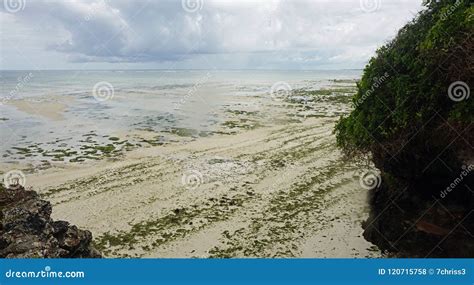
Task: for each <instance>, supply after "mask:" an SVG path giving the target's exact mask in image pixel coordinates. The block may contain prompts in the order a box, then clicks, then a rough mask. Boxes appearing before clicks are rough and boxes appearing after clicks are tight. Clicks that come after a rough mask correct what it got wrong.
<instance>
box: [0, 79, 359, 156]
mask: <svg viewBox="0 0 474 285" xmlns="http://www.w3.org/2000/svg"><path fill="white" fill-rule="evenodd" d="M360 74H361V71H360V70H338V71H248V70H245V71H243V70H242V71H218V70H130V71H119V70H116V71H1V83H2V90H1V94H0V103H1V105H0V112H1V113H0V118H1V120H0V124H1V129H0V130H1V140H2V143H1V149H0V152H1V157H2V162H14V161H16V160H19V159H20V160H23V161H35V160H44V158H45V157H46V158H50V157H54V153H55V152H57V151H58V150H59V151H63V150H64V151H74V150H76V151H79V152H80V150H79V149H80V148H81V147H83V146H84V144H90V145H91V146H102V145H107V144H111V143H113V144H115V146H116V147H117V148H119V147H123V146H124V145H126V144H125V143H123V142H124V141H125V139H124V138H122V135H123V134H124V133H129V132H134V131H147V132H151V133H156V134H157V136H156V137H155V138H154V140H153V142H152V143H160V142H161V140H165V139H164V138H163V136H161V135H160V132H165V133H166V132H170V131H173V130H174V129H176V128H184V129H190V130H193V131H195V132H194V133H193V135H195V136H200V135H207V134H210V133H212V132H213V131H214V130H216V128H217V127H218V126H219V124H220V123H222V120H223V118H222V116H221V115H220V114H221V113H222V112H223V111H224V110H225V109H232V108H233V107H235V106H238V107H239V108H240V109H248V110H254V111H258V107H259V106H256V105H255V104H256V103H255V102H256V101H255V100H254V101H252V100H245V98H246V97H248V98H259V100H257V101H258V102H260V103H261V102H265V100H272V97H271V96H269V92H270V90H271V88H272V86H273V85H274V84H275V83H278V82H284V83H285V84H287V85H285V86H290V87H291V89H318V88H321V87H323V86H325V85H328V84H329V81H330V80H333V79H357V78H359V77H360ZM94 86H97V88H96V90H99V91H98V92H94ZM101 88H102V89H101ZM112 89H113V91H112ZM100 90H102V92H101V91H100ZM94 94H95V95H96V96H94ZM17 102H26V104H27V105H28V106H29V108H30V112H26V111H25V110H21V108H18V105H17V104H16V103H17ZM44 103H47V104H56V105H60V106H62V108H61V111H57V110H56V111H55V112H56V115H54V114H51V111H50V109H49V107H47V105H45V104H44ZM260 103H259V104H260ZM48 112H49V113H48ZM58 114H59V115H58ZM58 116H59V117H58ZM112 136H117V137H119V140H118V142H115V141H111V137H112ZM88 141H89V142H88ZM120 142H122V144H121V145H120V144H119V143H120ZM127 142H128V143H129V144H130V143H131V144H133V145H136V144H137V142H136V141H133V142H131V138H127ZM142 144H143V143H142ZM17 148H33V149H35V148H36V150H35V151H32V152H33V153H35V152H36V154H32V153H29V152H28V151H27V150H24V149H23V150H18V149H17ZM38 153H43V154H45V153H48V154H47V155H37V154H38ZM59 160H60V159H59Z"/></svg>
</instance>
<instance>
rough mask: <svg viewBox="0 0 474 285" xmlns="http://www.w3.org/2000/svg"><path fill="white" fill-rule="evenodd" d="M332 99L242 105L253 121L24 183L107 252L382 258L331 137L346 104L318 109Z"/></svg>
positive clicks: (349, 170) (360, 195) (350, 170)
mask: <svg viewBox="0 0 474 285" xmlns="http://www.w3.org/2000/svg"><path fill="white" fill-rule="evenodd" d="M309 106H310V107H309ZM327 106H328V103H327V102H324V100H323V102H320V103H315V104H312V105H308V106H303V107H302V106H301V104H290V103H287V102H277V103H276V102H273V104H272V105H268V106H262V107H260V109H259V110H258V112H255V113H252V114H247V113H245V112H237V114H238V115H235V116H236V117H235V118H234V119H235V121H238V122H248V121H251V122H253V123H252V124H251V125H250V127H244V128H242V127H240V128H233V130H235V131H232V132H227V133H226V132H225V130H227V131H228V130H229V129H228V126H227V128H223V131H222V132H216V134H214V135H212V136H209V137H200V138H197V139H193V140H189V141H184V142H176V143H172V144H166V145H163V146H153V147H148V148H141V149H136V150H133V151H130V152H127V153H126V154H125V155H124V156H123V157H121V158H120V159H115V160H101V161H96V162H87V163H79V164H65V165H64V166H62V167H53V168H50V169H47V170H45V171H41V172H40V173H36V174H32V175H29V176H28V182H27V184H28V185H30V186H33V187H34V188H35V189H36V190H38V191H39V192H40V193H41V194H42V195H43V197H44V198H46V199H48V200H50V201H51V202H52V203H53V205H54V206H53V217H54V218H55V219H64V220H68V221H70V222H71V223H73V224H76V225H78V226H79V227H81V228H85V229H89V230H90V231H92V232H93V234H94V237H95V244H96V245H97V247H98V248H100V249H101V250H102V252H103V253H104V254H105V256H107V257H379V256H380V252H379V251H377V249H376V248H374V247H373V246H372V244H370V243H368V242H366V241H365V240H364V238H363V237H362V228H361V222H362V221H363V220H364V219H365V218H366V217H367V215H368V208H367V201H366V197H367V190H365V189H363V188H361V186H360V185H359V182H358V174H357V173H358V171H359V170H360V169H359V168H358V166H356V165H354V164H353V163H350V162H348V161H347V160H346V159H344V158H343V156H342V155H341V153H340V151H339V150H338V149H337V148H336V146H335V137H334V135H333V133H332V132H333V128H334V124H335V122H336V121H337V119H338V112H346V111H347V110H349V108H348V104H345V103H337V104H336V103H334V104H333V105H331V106H332V107H331V108H330V109H331V112H326V111H325V112H326V113H327V114H328V115H326V116H321V115H318V112H317V111H318V110H321V108H327ZM308 109H309V110H313V111H316V112H313V114H316V115H307V114H311V113H307V110H308ZM294 114H299V115H298V116H294ZM302 114H304V115H302ZM242 119H244V120H242Z"/></svg>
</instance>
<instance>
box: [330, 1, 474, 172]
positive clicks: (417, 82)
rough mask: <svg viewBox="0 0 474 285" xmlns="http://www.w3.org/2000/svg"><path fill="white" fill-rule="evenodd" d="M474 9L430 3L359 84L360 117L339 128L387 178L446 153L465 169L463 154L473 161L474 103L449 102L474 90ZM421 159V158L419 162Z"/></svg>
mask: <svg viewBox="0 0 474 285" xmlns="http://www.w3.org/2000/svg"><path fill="white" fill-rule="evenodd" d="M470 2H471V1H466V0H465V1H459V0H458V1H441V2H439V3H437V1H429V2H427V3H425V6H426V8H425V9H424V10H423V11H422V12H420V13H419V15H418V16H417V18H416V19H415V20H413V21H412V22H410V23H409V24H407V25H406V26H405V27H403V28H402V29H401V30H400V31H399V33H398V35H397V36H396V38H395V39H394V40H393V41H391V42H389V43H388V44H386V45H385V46H383V47H381V48H380V49H378V50H377V52H376V55H375V56H374V57H373V58H372V59H371V60H370V62H369V63H368V65H367V66H366V67H365V69H364V72H363V76H362V79H361V80H360V82H359V83H358V92H357V94H356V95H355V96H354V98H353V103H354V106H355V108H354V110H353V111H352V113H351V114H350V115H349V116H347V117H343V118H341V119H340V120H339V122H338V124H337V125H336V128H335V132H336V137H337V143H338V145H339V146H340V147H342V148H343V149H344V151H345V152H346V153H348V154H351V155H357V154H368V153H371V154H372V155H373V156H374V160H375V161H374V162H375V163H376V166H378V167H379V168H381V169H382V170H385V171H390V168H393V167H394V165H391V164H390V163H388V162H387V161H388V160H392V161H398V163H399V164H398V167H400V163H401V164H403V163H402V162H403V161H405V162H406V163H405V164H409V163H413V161H410V162H409V161H407V159H408V158H410V159H415V160H417V159H418V160H423V161H422V162H423V163H424V165H423V166H426V164H427V163H428V162H429V161H431V160H432V159H433V158H434V157H433V156H436V155H438V154H439V153H440V152H441V151H442V150H443V149H446V148H447V151H443V155H444V156H445V159H446V160H448V161H451V160H452V163H453V164H459V163H460V162H459V160H458V159H457V157H459V156H460V154H462V153H463V152H465V151H468V152H469V151H471V154H472V146H471V145H470V144H472V142H473V141H474V140H472V138H473V134H472V133H473V132H472V122H473V118H474V112H473V111H474V100H473V99H472V98H464V100H462V101H459V102H456V101H454V100H452V99H450V97H449V96H448V90H449V87H450V85H451V84H453V83H454V82H457V81H462V82H464V83H465V84H467V85H468V86H470V87H472V86H474V84H473V83H474V75H473V67H474V60H473V53H472V51H473V50H474V44H473V33H474V32H473V31H474V7H473V5H472V4H471V3H470ZM456 90H457V89H456ZM458 91H459V90H458ZM466 91H467V90H466ZM454 95H456V94H454ZM457 95H460V96H462V95H463V94H460V93H457ZM464 97H467V93H464ZM471 97H472V96H471ZM459 137H461V138H462V139H459ZM456 138H458V139H456ZM453 139H454V141H455V142H454V143H452V141H453ZM427 140H429V141H427ZM450 143H451V144H450ZM416 152H420V155H421V156H420V157H418V158H416V157H415V156H414V155H415V154H416ZM407 153H408V154H409V155H408V157H400V156H403V155H406V154H407ZM423 154H426V155H423ZM453 155H454V156H456V157H453ZM468 155H470V154H468ZM430 156H431V157H430Z"/></svg>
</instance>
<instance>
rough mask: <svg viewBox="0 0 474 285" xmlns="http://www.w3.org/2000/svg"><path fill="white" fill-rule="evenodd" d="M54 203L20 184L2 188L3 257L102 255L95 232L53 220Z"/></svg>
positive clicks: (0, 228)
mask: <svg viewBox="0 0 474 285" xmlns="http://www.w3.org/2000/svg"><path fill="white" fill-rule="evenodd" d="M51 212H52V207H51V203H49V202H48V201H45V200H41V199H40V197H39V195H38V194H37V193H36V192H35V191H28V190H25V189H24V188H23V187H21V186H18V187H15V188H14V189H12V188H10V189H6V190H5V189H0V257H2V258H66V257H73V258H100V257H101V254H100V253H99V252H98V251H97V250H96V249H94V248H93V247H92V246H91V241H92V234H91V232H89V231H85V230H80V229H78V228H77V227H76V226H73V225H70V224H69V223H68V222H66V221H53V220H52V219H51Z"/></svg>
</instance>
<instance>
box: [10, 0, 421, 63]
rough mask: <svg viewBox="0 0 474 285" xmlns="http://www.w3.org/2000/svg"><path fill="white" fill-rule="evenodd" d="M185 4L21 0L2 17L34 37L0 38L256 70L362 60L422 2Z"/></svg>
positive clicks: (111, 55) (97, 56) (68, 53)
mask: <svg viewBox="0 0 474 285" xmlns="http://www.w3.org/2000/svg"><path fill="white" fill-rule="evenodd" d="M18 1H21V0H18ZM192 1H197V3H198V4H201V5H202V6H199V7H200V8H201V9H198V10H197V11H195V12H189V11H187V9H183V6H182V2H181V1H171V0H167V1H153V0H148V1H145V0H138V1H126V0H113V1H111V0H95V1H53V0H44V1H41V0H38V1H34V2H33V1H27V2H25V8H24V9H23V10H22V11H19V12H16V13H9V14H8V20H3V21H7V22H8V24H9V25H10V26H13V27H16V28H17V29H21V30H22V31H23V33H25V35H28V34H30V35H31V36H30V37H28V36H25V37H23V38H21V39H16V40H15V37H14V36H13V35H8V33H7V34H6V35H5V36H6V37H10V39H11V40H14V41H15V43H17V44H19V45H28V44H29V42H35V44H38V45H40V46H41V47H42V48H43V49H44V50H46V51H45V52H48V53H49V55H50V56H52V54H53V53H54V54H56V55H57V56H58V58H66V60H67V61H69V62H75V63H81V62H105V63H150V62H156V63H160V62H181V63H183V62H186V63H187V64H190V65H192V63H193V61H194V62H198V59H199V58H202V57H205V58H207V59H209V60H211V64H212V65H217V66H218V67H221V66H219V65H221V64H222V63H223V62H232V61H233V60H232V57H236V58H239V59H241V60H242V59H246V60H243V62H245V65H258V66H257V67H261V66H264V67H265V66H276V67H292V66H293V67H303V68H304V67H311V66H326V65H327V66H331V65H333V66H347V67H353V66H359V67H361V66H360V65H362V64H363V63H364V62H366V61H367V60H368V59H369V57H370V55H371V54H372V53H373V51H374V50H375V49H376V47H378V46H380V45H382V44H383V43H384V42H385V41H387V40H388V39H390V38H391V37H393V36H394V35H395V33H396V31H397V30H398V29H399V28H400V27H402V26H403V25H404V24H405V23H406V22H407V21H408V20H409V19H411V18H413V17H414V14H415V13H416V12H417V11H419V10H420V9H421V0H420V1H413V0H402V1H394V0H372V1H375V2H376V3H377V4H379V6H377V7H378V9H376V10H375V11H374V12H371V13H369V12H366V11H364V9H362V8H363V7H362V8H361V5H360V3H359V1H357V0H335V1H329V0H320V1H318V0H296V1H290V0H288V1H283V0H282V1H277V0H269V1H226V0H215V1H211V0H188V2H192ZM369 1H370V0H369ZM183 3H184V2H183ZM188 10H189V9H188ZM2 12H3V13H8V11H5V10H3V11H2ZM2 17H3V16H2ZM6 18H7V17H6ZM52 34H53V35H55V36H54V37H52ZM41 38H44V40H41ZM58 54H61V55H62V56H59V55H58ZM234 64H235V63H234ZM234 64H231V65H234ZM248 67H255V66H242V68H248ZM224 68H225V66H224Z"/></svg>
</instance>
